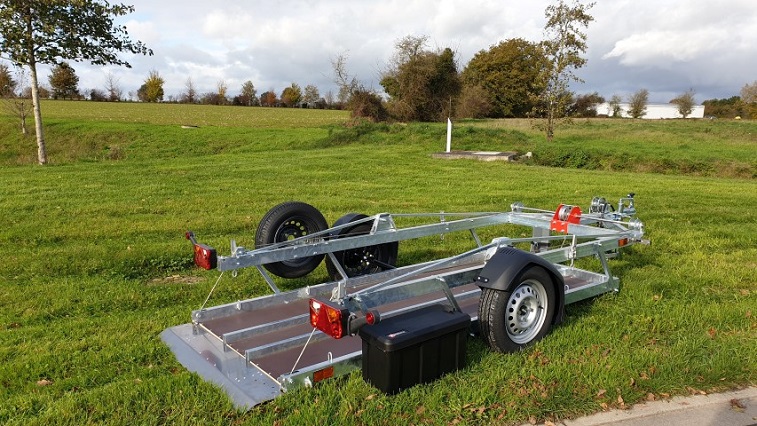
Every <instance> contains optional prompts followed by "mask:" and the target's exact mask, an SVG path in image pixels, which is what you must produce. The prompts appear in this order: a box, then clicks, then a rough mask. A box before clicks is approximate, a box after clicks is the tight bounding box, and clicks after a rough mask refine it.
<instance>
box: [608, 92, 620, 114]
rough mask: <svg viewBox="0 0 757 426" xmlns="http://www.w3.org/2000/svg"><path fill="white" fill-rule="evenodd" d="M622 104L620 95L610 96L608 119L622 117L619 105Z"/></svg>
mask: <svg viewBox="0 0 757 426" xmlns="http://www.w3.org/2000/svg"><path fill="white" fill-rule="evenodd" d="M622 102H623V98H621V97H620V95H612V97H611V98H610V102H608V103H609V104H610V110H611V111H610V117H615V118H620V117H622V116H623V109H622V108H621V107H620V104H621V103H622Z"/></svg>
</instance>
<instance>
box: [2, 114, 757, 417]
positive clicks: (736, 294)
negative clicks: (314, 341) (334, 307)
mask: <svg viewBox="0 0 757 426" xmlns="http://www.w3.org/2000/svg"><path fill="white" fill-rule="evenodd" d="M43 114H45V117H46V123H47V126H46V130H47V135H48V146H49V150H50V158H51V165H49V166H46V167H39V166H35V165H34V154H35V147H34V141H33V138H21V137H19V136H17V135H16V130H15V127H14V126H15V122H14V121H12V120H11V119H10V118H0V164H2V167H0V212H1V213H2V216H3V218H4V224H3V226H2V227H0V253H2V259H3V260H2V266H0V383H2V388H0V423H3V424H18V425H22V424H23V425H27V424H77V425H78V424H99V423H109V424H146V425H150V424H219V425H227V424H250V425H255V424H268V425H270V424H281V425H301V424H329V423H330V424H377V425H378V424H387V425H394V424H457V423H460V424H520V423H522V422H526V421H528V420H529V419H539V420H545V419H551V420H557V419H562V418H568V417H575V416H577V415H580V414H584V413H589V412H594V411H600V410H603V409H607V408H611V407H619V408H623V407H627V406H629V405H631V404H634V403H638V402H641V401H644V400H647V399H651V398H655V399H661V398H668V397H670V396H673V395H680V394H690V393H701V392H707V393H709V392H715V391H719V390H725V389H732V388H739V387H743V386H747V385H750V384H751V385H754V384H757V319H756V318H755V316H756V315H757V312H756V311H757V278H755V277H757V273H755V271H757V211H755V207H757V181H755V170H757V149H755V148H757V123H756V122H754V121H751V122H749V121H742V122H736V121H724V120H715V121H704V120H697V121H679V120H671V121H659V122H658V121H655V122H647V121H631V120H628V121H626V120H618V121H616V120H591V121H577V122H574V123H573V124H571V125H569V126H566V127H563V128H560V129H558V133H557V141H556V143H555V144H553V145H546V144H545V143H543V142H541V136H540V134H539V133H538V132H537V131H536V130H533V128H532V127H531V125H530V123H529V122H527V121H513V120H505V121H485V122H479V121H476V122H464V123H458V124H457V125H456V128H455V135H454V138H453V148H455V149H476V150H502V151H505V150H516V151H519V152H525V151H532V152H533V153H534V160H533V161H532V163H531V164H508V163H500V162H491V163H490V162H478V161H472V160H455V161H450V160H439V159H434V158H432V157H431V155H430V154H431V153H433V152H435V151H441V150H442V149H443V147H444V135H445V126H444V124H408V125H399V124H396V125H376V126H355V127H350V128H344V127H343V126H342V125H341V123H343V122H345V121H347V119H348V117H347V115H345V114H344V113H343V112H338V111H304V110H278V109H264V108H231V107H223V108H221V107H199V106H182V105H142V104H93V103H86V102H48V103H45V104H44V105H43ZM182 126H199V127H192V128H183V127H182ZM576 152H583V153H584V155H583V156H576V155H573V154H574V153H576ZM560 153H562V155H561V154H560ZM560 158H562V159H563V160H565V159H567V160H565V161H564V164H562V166H563V167H545V166H541V165H539V164H541V163H540V162H541V161H543V162H544V163H548V164H554V163H557V164H559V163H560V161H557V160H560ZM571 158H572V159H573V160H571ZM580 158H585V159H586V160H587V162H585V163H581V162H580V161H578V159H580ZM545 159H546V160H545ZM628 192H635V193H636V194H637V208H638V210H639V217H640V218H641V219H642V220H643V221H644V223H645V225H646V229H647V233H648V237H649V238H650V240H651V241H652V244H651V245H650V246H636V247H633V248H631V250H629V251H628V252H627V253H626V254H625V255H624V256H623V257H622V258H621V259H618V260H616V261H614V263H613V272H614V274H615V275H616V276H618V277H619V278H620V279H621V283H622V285H623V290H622V291H621V293H620V294H618V295H616V296H604V297H600V298H597V299H594V300H591V301H588V302H582V303H579V304H577V305H571V306H570V307H569V309H568V318H567V321H566V323H565V324H563V325H561V326H560V327H557V328H556V329H555V330H553V332H552V333H551V334H550V335H549V336H548V337H547V338H546V339H544V340H542V341H541V342H539V343H538V344H537V345H535V346H534V347H533V348H531V349H529V350H527V351H524V352H522V353H518V354H512V355H501V354H494V353H491V352H489V351H488V350H487V349H486V348H485V347H484V345H483V343H481V342H480V341H478V340H473V341H472V342H471V343H470V345H469V351H468V360H469V362H468V366H467V367H466V368H464V369H463V370H461V371H459V372H457V373H454V374H451V375H448V376H445V377H444V378H442V379H441V380H439V381H437V382H434V383H432V384H429V385H424V386H417V387H414V388H412V389H410V390H407V391H405V392H402V393H401V394H399V395H397V396H394V397H387V396H384V395H382V394H380V393H378V392H377V391H376V390H375V389H373V388H371V387H370V386H369V385H367V384H366V383H364V382H363V380H362V379H361V378H360V376H359V374H353V375H351V376H349V377H347V378H340V379H335V380H333V381H330V382H329V381H327V382H324V383H321V384H319V386H316V387H315V388H314V389H310V390H304V391H296V392H292V393H289V394H287V395H285V396H283V397H281V398H279V399H277V400H275V401H273V402H271V403H269V404H265V405H263V406H260V407H257V408H254V409H252V410H250V411H248V412H239V411H236V410H235V409H234V408H233V406H232V405H231V403H230V402H229V400H228V399H227V398H226V396H225V394H223V393H222V392H221V391H220V390H218V389H216V388H215V387H213V386H211V385H209V384H207V383H205V382H203V381H202V380H201V379H199V377H198V376H196V375H194V374H190V373H189V372H187V371H186V370H185V369H184V368H183V367H182V366H181V365H180V364H179V363H178V362H177V361H176V360H175V358H174V357H173V355H172V353H171V352H170V351H169V350H168V349H167V347H165V346H164V345H163V343H162V342H161V340H160V338H159V334H160V332H161V331H162V330H163V329H165V328H167V327H170V326H174V325H177V324H182V323H186V322H188V321H189V320H190V318H189V314H190V312H191V310H192V309H196V308H198V307H199V306H200V305H201V304H202V303H203V301H204V300H205V297H206V296H207V295H208V293H209V291H210V288H211V287H212V286H213V284H214V282H215V280H216V278H217V273H216V272H204V271H198V270H197V269H195V268H193V267H192V265H191V259H190V256H191V253H190V246H189V245H188V243H187V242H186V240H184V239H183V233H184V231H185V230H186V229H193V230H194V231H195V232H196V233H197V234H198V236H199V237H200V238H201V239H202V240H203V241H204V242H206V243H209V244H211V245H214V246H216V247H218V248H219V250H220V251H221V252H222V253H227V252H228V244H229V239H231V238H236V239H237V241H238V243H239V244H240V245H244V246H248V247H251V246H252V245H253V237H254V236H253V234H254V231H255V228H256V226H257V221H258V219H259V218H260V217H261V216H262V215H263V214H264V213H265V212H266V211H267V210H268V209H269V208H270V207H272V206H273V205H275V204H278V203H279V202H282V201H286V200H293V199H296V200H302V201H305V202H308V203H311V204H313V205H315V206H317V207H318V208H319V209H320V210H321V211H322V212H323V213H324V215H325V216H326V218H327V219H328V220H329V221H330V222H332V221H334V220H335V219H337V218H338V217H340V216H341V215H342V214H344V213H347V212H350V211H359V212H364V213H377V212H382V211H390V212H430V211H441V210H444V211H447V212H454V211H496V210H508V209H509V205H510V203H512V202H513V201H522V202H524V204H526V205H531V206H536V207H542V208H546V209H554V208H555V207H556V206H557V204H559V203H560V202H564V203H569V204H579V205H581V206H583V207H585V206H586V205H587V203H588V202H589V201H590V200H591V198H592V197H593V196H596V195H599V196H605V197H607V198H611V199H614V198H617V197H621V196H623V195H625V194H626V193H628ZM463 247H468V239H467V237H465V236H462V235H461V236H456V235H451V236H448V237H446V238H445V239H444V240H440V239H438V238H436V239H428V240H423V241H419V242H413V243H409V244H403V245H401V247H400V262H401V263H403V264H406V263H411V262H415V261H419V260H422V259H424V258H426V257H428V256H429V255H432V254H433V255H438V254H454V253H457V252H459V251H460V250H461V249H462V248H463ZM325 279H326V271H325V268H324V267H323V266H321V267H320V268H319V269H317V270H316V271H315V272H314V273H313V274H311V276H309V277H307V278H305V279H303V280H299V281H296V282H285V283H283V285H282V286H283V287H285V288H295V287H298V286H300V285H303V284H305V283H315V282H320V281H323V280H325ZM266 288H267V287H266V286H265V283H264V282H263V280H262V279H261V278H260V277H259V276H257V275H256V274H255V273H253V272H252V271H250V272H248V271H243V272H242V273H240V275H239V276H238V277H237V278H234V279H232V278H230V277H225V278H224V279H223V280H222V281H221V283H220V284H219V287H218V288H217V290H216V291H215V293H214V294H213V297H212V298H211V300H210V304H218V303H225V302H229V301H234V300H239V299H245V298H249V297H252V296H256V295H261V294H265V293H266Z"/></svg>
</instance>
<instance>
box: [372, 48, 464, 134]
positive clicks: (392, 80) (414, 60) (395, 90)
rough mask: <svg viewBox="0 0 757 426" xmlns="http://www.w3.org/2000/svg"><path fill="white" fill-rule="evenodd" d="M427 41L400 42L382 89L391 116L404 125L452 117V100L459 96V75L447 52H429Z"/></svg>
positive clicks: (453, 61) (452, 58)
mask: <svg viewBox="0 0 757 426" xmlns="http://www.w3.org/2000/svg"><path fill="white" fill-rule="evenodd" d="M427 40H428V37H426V36H422V37H415V36H406V37H404V38H403V39H401V40H399V41H398V42H397V43H396V45H395V47H396V52H395V55H394V58H393V60H392V62H390V64H389V65H388V67H387V69H386V70H385V71H384V72H383V74H382V78H381V86H382V87H383V88H384V91H385V92H386V93H387V94H388V95H389V102H388V107H389V111H390V113H391V114H392V115H393V116H394V117H396V118H398V119H400V120H404V121H436V120H443V119H446V118H447V117H449V116H451V115H452V111H451V103H452V99H454V98H457V96H458V95H459V94H460V89H461V86H462V85H461V83H460V75H459V73H458V71H457V63H456V60H455V54H454V52H453V51H452V49H450V48H446V49H444V50H441V51H437V52H432V51H429V50H427V49H426V48H425V44H426V41H427Z"/></svg>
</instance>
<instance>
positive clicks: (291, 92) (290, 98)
mask: <svg viewBox="0 0 757 426" xmlns="http://www.w3.org/2000/svg"><path fill="white" fill-rule="evenodd" d="M300 99H302V89H301V88H300V86H299V84H297V83H292V85H291V86H289V87H287V88H285V89H284V90H283V91H282V92H281V99H280V100H281V103H283V104H284V105H285V106H287V107H290V108H291V107H296V106H299V104H300Z"/></svg>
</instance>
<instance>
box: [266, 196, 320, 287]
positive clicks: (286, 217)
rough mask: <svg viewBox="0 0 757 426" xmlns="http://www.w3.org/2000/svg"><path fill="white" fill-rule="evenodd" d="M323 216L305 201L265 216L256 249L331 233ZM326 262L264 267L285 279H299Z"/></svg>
mask: <svg viewBox="0 0 757 426" xmlns="http://www.w3.org/2000/svg"><path fill="white" fill-rule="evenodd" d="M328 227H329V225H328V223H327V222H326V219H325V218H324V217H323V215H322V214H321V212H319V211H318V209H316V208H315V207H313V206H311V205H310V204H307V203H303V202H301V201H288V202H285V203H281V204H279V205H277V206H275V207H274V208H272V209H271V210H269V211H268V213H266V214H265V216H263V219H261V220H260V224H258V229H257V231H256V232H255V248H262V247H266V246H269V245H271V244H274V243H280V242H284V241H288V240H293V239H295V238H300V237H304V236H307V235H310V234H313V233H316V232H320V231H324V230H326V229H328ZM322 260H323V255H322V254H321V255H316V256H310V257H304V258H302V259H293V260H285V261H281V262H276V263H269V264H267V265H264V267H265V268H266V269H267V270H268V271H269V272H271V273H272V274H274V275H276V276H279V277H282V278H299V277H302V276H305V275H307V274H309V273H310V272H312V271H313V270H314V269H315V268H317V267H318V265H319V264H320V263H321V261H322Z"/></svg>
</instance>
